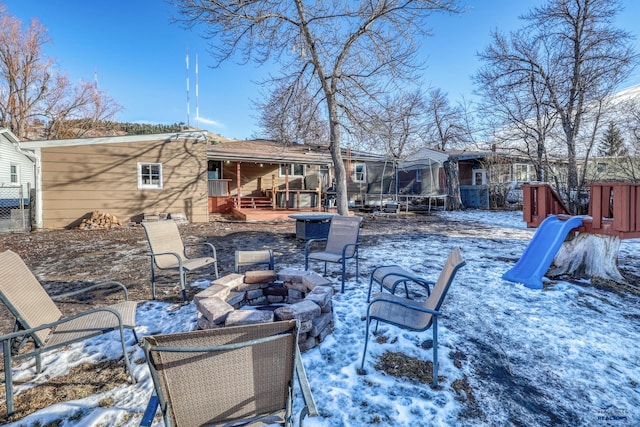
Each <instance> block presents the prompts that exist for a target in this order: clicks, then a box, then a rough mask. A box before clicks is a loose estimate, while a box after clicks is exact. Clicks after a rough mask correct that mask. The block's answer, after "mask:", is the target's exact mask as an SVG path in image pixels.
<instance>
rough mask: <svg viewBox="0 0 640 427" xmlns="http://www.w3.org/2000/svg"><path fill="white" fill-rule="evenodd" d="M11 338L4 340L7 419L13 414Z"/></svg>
mask: <svg viewBox="0 0 640 427" xmlns="http://www.w3.org/2000/svg"><path fill="white" fill-rule="evenodd" d="M9 341H10V340H4V341H2V355H3V356H4V357H3V359H4V385H5V394H6V402H7V419H8V418H9V417H11V416H12V415H13V372H11V348H10V347H11V346H10V343H9Z"/></svg>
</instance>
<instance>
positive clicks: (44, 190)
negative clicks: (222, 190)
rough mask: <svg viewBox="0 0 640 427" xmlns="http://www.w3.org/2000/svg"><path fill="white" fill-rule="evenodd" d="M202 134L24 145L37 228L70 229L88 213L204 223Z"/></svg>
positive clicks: (205, 139)
mask: <svg viewBox="0 0 640 427" xmlns="http://www.w3.org/2000/svg"><path fill="white" fill-rule="evenodd" d="M208 138H209V137H208V134H207V133H206V132H199V131H192V132H180V133H167V134H156V135H130V136H109V137H97V138H79V139H60V140H45V141H26V142H21V143H20V145H21V147H22V148H23V150H30V151H32V152H33V153H34V154H35V157H36V159H37V161H36V178H37V182H36V187H37V192H36V193H37V196H36V203H35V205H36V215H35V222H36V226H37V227H38V228H64V227H72V226H74V225H76V224H78V223H79V222H80V220H81V219H82V218H84V217H86V216H88V215H89V214H91V213H92V212H93V211H95V210H98V211H101V212H107V213H109V214H111V215H115V216H116V217H117V218H119V219H121V220H123V221H125V222H126V221H136V222H137V221H139V220H140V219H141V218H142V217H143V215H144V214H146V213H154V212H160V213H175V214H181V215H184V216H186V218H187V219H188V220H189V221H190V222H207V221H208V220H209V212H208V208H207V161H206V159H207V146H208V143H209V139H208Z"/></svg>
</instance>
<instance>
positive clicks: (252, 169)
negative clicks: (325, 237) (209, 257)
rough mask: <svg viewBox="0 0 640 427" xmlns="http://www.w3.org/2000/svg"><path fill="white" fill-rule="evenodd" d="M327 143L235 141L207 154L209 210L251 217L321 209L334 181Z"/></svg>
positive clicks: (270, 217) (279, 216) (285, 215)
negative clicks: (305, 144) (303, 144)
mask: <svg viewBox="0 0 640 427" xmlns="http://www.w3.org/2000/svg"><path fill="white" fill-rule="evenodd" d="M326 151H327V150H326V147H323V146H317V147H309V146H302V145H297V144H291V145H288V146H284V145H282V144H279V143H277V142H275V141H266V140H256V141H233V142H227V143H220V144H216V145H213V146H212V147H211V148H210V149H209V152H208V198H209V213H210V214H215V213H223V214H232V215H234V216H235V217H237V218H239V219H242V220H247V221H259V220H283V219H290V218H289V215H291V214H294V213H298V212H322V211H324V210H325V207H326V205H327V188H328V187H329V183H330V182H331V170H330V167H329V165H330V164H331V160H330V157H329V156H328V153H327V152H326Z"/></svg>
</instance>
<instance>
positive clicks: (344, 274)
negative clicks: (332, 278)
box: [340, 258, 347, 294]
mask: <svg viewBox="0 0 640 427" xmlns="http://www.w3.org/2000/svg"><path fill="white" fill-rule="evenodd" d="M346 275H347V261H346V260H345V259H344V258H342V284H341V285H340V293H342V294H344V279H345V276H346Z"/></svg>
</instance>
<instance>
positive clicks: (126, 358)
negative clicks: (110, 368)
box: [120, 328, 136, 384]
mask: <svg viewBox="0 0 640 427" xmlns="http://www.w3.org/2000/svg"><path fill="white" fill-rule="evenodd" d="M134 336H135V332H134ZM120 343H121V344H122V358H123V359H124V368H125V371H127V373H128V374H129V376H130V377H131V384H135V383H136V377H134V376H133V368H132V367H131V363H130V362H129V355H128V354H127V344H126V343H125V342H124V330H123V329H122V328H120Z"/></svg>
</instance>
